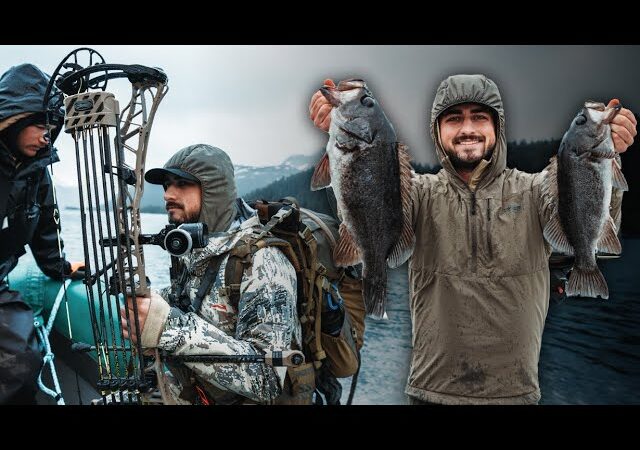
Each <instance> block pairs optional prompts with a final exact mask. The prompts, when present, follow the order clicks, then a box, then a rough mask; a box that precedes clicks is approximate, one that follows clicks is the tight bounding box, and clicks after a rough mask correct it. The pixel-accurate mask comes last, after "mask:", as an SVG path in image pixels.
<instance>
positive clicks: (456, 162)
mask: <svg viewBox="0 0 640 450" xmlns="http://www.w3.org/2000/svg"><path fill="white" fill-rule="evenodd" d="M494 149H495V145H494V146H493V147H491V148H490V149H488V150H487V151H486V153H485V154H484V155H483V156H481V157H480V158H476V159H471V160H468V159H462V158H460V157H459V156H458V155H456V153H455V152H453V151H451V150H448V149H447V150H446V153H447V155H448V156H449V161H451V165H453V167H454V169H456V170H458V169H461V170H464V171H471V170H473V169H475V168H476V167H477V166H478V164H480V161H482V160H483V159H486V160H487V161H489V160H491V156H493V150H494Z"/></svg>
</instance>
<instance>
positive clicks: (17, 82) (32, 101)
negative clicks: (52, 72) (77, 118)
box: [0, 64, 64, 143]
mask: <svg viewBox="0 0 640 450" xmlns="http://www.w3.org/2000/svg"><path fill="white" fill-rule="evenodd" d="M49 78H50V77H49V76H48V75H46V74H45V73H43V72H42V71H41V70H40V69H38V68H37V67H36V66H34V65H33V64H20V65H19V66H13V67H11V68H10V69H9V70H7V71H6V72H5V73H4V74H3V75H2V77H0V131H2V130H4V129H6V128H8V127H10V126H11V125H13V124H14V123H15V122H17V121H18V120H20V119H22V118H25V117H27V116H29V115H32V114H34V113H46V112H47V108H45V107H44V106H43V100H44V95H45V92H46V90H47V85H48V84H49ZM49 113H50V115H49V122H50V123H51V124H55V125H57V126H56V128H55V130H53V131H52V132H51V143H53V142H54V141H55V139H56V138H57V137H58V134H59V133H60V129H61V127H62V120H63V118H64V110H63V108H61V107H59V108H55V110H52V111H49Z"/></svg>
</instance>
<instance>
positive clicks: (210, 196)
mask: <svg viewBox="0 0 640 450" xmlns="http://www.w3.org/2000/svg"><path fill="white" fill-rule="evenodd" d="M164 168H165V169H167V168H178V169H180V170H184V171H185V172H188V173H190V174H191V175H193V176H194V177H196V178H197V179H198V180H199V181H200V186H201V187H202V207H201V209H200V217H199V218H198V221H199V222H204V223H206V224H207V226H208V227H209V233H216V232H220V231H226V230H227V228H229V225H231V222H232V221H233V218H234V217H235V215H236V206H235V199H236V182H235V178H234V172H233V164H232V163H231V160H230V159H229V156H228V155H227V154H226V153H225V152H224V151H222V150H220V149H219V148H216V147H212V146H210V145H206V144H196V145H190V146H189V147H186V148H183V149H182V150H180V151H179V152H178V153H176V154H175V155H173V156H172V157H171V159H170V160H169V161H167V163H166V164H165V165H164Z"/></svg>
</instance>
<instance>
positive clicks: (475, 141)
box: [438, 103, 496, 170]
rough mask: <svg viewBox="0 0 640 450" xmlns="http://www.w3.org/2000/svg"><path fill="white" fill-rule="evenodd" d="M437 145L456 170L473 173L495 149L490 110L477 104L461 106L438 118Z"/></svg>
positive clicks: (451, 108) (447, 111)
mask: <svg viewBox="0 0 640 450" xmlns="http://www.w3.org/2000/svg"><path fill="white" fill-rule="evenodd" d="M438 127H439V129H440V143H441V145H442V148H443V149H444V151H445V152H446V153H447V155H448V156H449V158H450V159H451V163H452V164H453V166H454V167H455V168H456V169H463V170H473V169H474V168H475V167H476V166H477V165H478V163H479V162H480V161H481V160H482V159H483V158H485V157H486V156H488V155H490V154H491V152H492V151H493V148H494V147H495V145H496V130H495V124H494V120H493V115H492V114H491V109H490V108H489V107H487V106H484V105H480V104H477V103H462V104H460V105H453V106H451V107H450V108H448V109H446V110H445V111H444V112H443V113H442V114H440V116H439V117H438Z"/></svg>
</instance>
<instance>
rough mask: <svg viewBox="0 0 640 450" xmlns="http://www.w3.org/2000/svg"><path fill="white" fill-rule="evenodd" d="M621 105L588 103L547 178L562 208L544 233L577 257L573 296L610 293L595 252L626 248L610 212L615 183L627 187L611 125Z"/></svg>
mask: <svg viewBox="0 0 640 450" xmlns="http://www.w3.org/2000/svg"><path fill="white" fill-rule="evenodd" d="M620 108H621V106H620V105H619V102H617V106H614V107H611V108H607V107H605V105H604V104H603V103H595V102H586V103H585V104H584V108H583V109H582V111H580V112H579V113H578V115H577V116H576V117H575V118H574V119H573V122H572V123H571V127H570V128H569V130H568V131H567V132H566V133H565V135H564V137H563V138H562V142H561V143H560V149H559V150H558V156H557V158H552V164H551V166H550V170H549V172H548V173H547V179H546V180H545V184H546V186H545V189H550V190H551V192H553V193H554V194H555V193H556V192H557V195H558V207H557V211H556V212H555V213H554V215H553V217H552V218H551V220H550V221H549V223H548V224H547V226H546V227H545V229H544V236H545V238H546V239H547V241H548V242H549V243H550V244H551V245H552V246H553V247H555V248H556V249H558V250H559V251H561V252H563V253H565V254H567V255H574V256H575V261H574V265H573V269H572V272H571V275H570V277H569V283H568V286H567V295H568V296H574V295H580V296H584V297H597V296H600V297H602V298H609V289H608V287H607V282H606V281H605V279H604V276H603V275H602V272H600V269H599V268H598V265H597V263H596V251H599V252H605V253H614V254H619V253H620V252H621V251H622V247H621V245H620V241H619V240H618V236H617V230H616V226H615V224H614V222H613V219H612V218H611V216H610V215H609V203H610V202H611V188H612V186H613V187H616V188H618V189H621V190H624V191H626V190H628V186H627V182H626V180H625V178H624V175H622V171H621V170H620V164H619V162H618V161H619V159H618V157H617V153H616V152H615V150H614V146H613V140H612V138H611V127H610V125H609V124H610V122H611V120H612V119H613V118H614V117H615V115H616V114H617V112H618V111H619V110H620ZM556 190H557V191H556Z"/></svg>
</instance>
